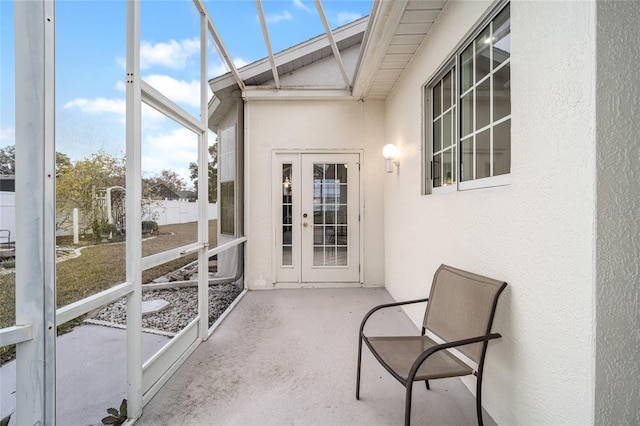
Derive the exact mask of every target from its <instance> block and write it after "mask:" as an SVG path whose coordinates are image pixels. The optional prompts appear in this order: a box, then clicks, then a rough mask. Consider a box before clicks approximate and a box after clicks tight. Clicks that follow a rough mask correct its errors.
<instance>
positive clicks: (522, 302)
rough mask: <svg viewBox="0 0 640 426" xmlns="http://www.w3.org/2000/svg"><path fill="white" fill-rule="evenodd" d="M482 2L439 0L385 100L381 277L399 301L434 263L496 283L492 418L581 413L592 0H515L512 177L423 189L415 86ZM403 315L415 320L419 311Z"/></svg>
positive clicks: (489, 395)
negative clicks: (502, 284)
mask: <svg viewBox="0 0 640 426" xmlns="http://www.w3.org/2000/svg"><path fill="white" fill-rule="evenodd" d="M490 5H491V2H486V1H485V2H481V1H476V2H457V1H451V2H449V3H448V4H447V5H446V7H445V8H444V9H443V11H442V13H441V16H440V17H439V18H438V22H436V24H434V26H433V27H432V30H431V31H430V33H429V34H428V35H427V39H426V41H425V42H424V44H423V45H422V46H421V47H420V49H419V50H418V52H417V55H416V57H414V58H413V60H412V62H411V64H410V66H409V67H408V68H407V69H406V70H405V73H404V74H403V75H402V77H401V79H400V81H399V82H398V84H397V85H396V86H395V88H394V90H393V91H392V93H391V95H390V96H389V97H388V98H387V102H386V104H385V111H386V115H385V139H386V140H385V143H395V144H397V145H398V147H399V148H400V150H401V158H400V172H399V173H398V174H395V173H394V174H391V175H387V176H386V178H385V182H384V188H385V195H384V196H385V218H384V223H385V262H386V264H385V279H386V286H387V288H388V290H389V292H390V293H391V294H392V295H393V296H394V297H395V298H396V299H398V300H402V299H411V298H416V297H420V296H424V295H425V294H427V292H428V290H429V284H430V280H431V278H432V276H433V273H434V271H435V270H436V268H437V267H438V266H439V265H440V264H441V263H447V264H450V265H453V266H457V267H460V268H463V269H468V270H470V271H473V272H477V273H481V274H485V275H488V276H491V277H494V278H498V279H504V280H505V281H507V282H508V283H509V286H508V287H507V289H506V291H505V292H504V293H503V295H502V297H501V300H500V302H499V304H498V311H497V314H496V320H495V323H494V330H495V331H497V332H500V333H502V334H503V336H504V337H503V338H502V339H501V340H500V341H498V342H496V343H492V344H490V345H489V351H488V358H487V364H486V370H485V381H484V387H483V406H484V407H485V409H487V410H488V412H489V413H490V414H491V415H492V416H493V418H494V419H495V420H496V421H497V423H498V424H505V425H506V424H509V425H514V424H589V423H592V422H593V421H594V415H593V413H594V407H593V405H594V403H593V400H594V395H593V386H594V361H593V360H594V344H593V337H594V336H593V316H594V311H593V292H594V276H595V268H594V265H593V259H594V249H593V243H594V239H595V233H594V221H595V211H594V205H595V196H594V194H595V189H596V188H595V74H594V70H595V66H596V63H595V39H594V30H595V4H594V3H588V2H521V1H514V2H513V3H512V5H511V17H512V27H511V34H512V35H511V47H512V56H511V58H512V59H511V60H512V62H511V75H512V84H511V90H512V92H511V93H512V168H511V184H510V185H508V186H502V187H495V188H487V189H477V190H470V191H464V192H461V191H459V192H453V193H448V194H437V195H421V141H422V134H421V128H422V122H421V116H422V105H421V86H422V85H423V84H424V83H426V81H427V80H428V79H429V78H430V77H431V76H432V75H433V74H434V73H435V72H436V71H437V70H438V68H439V66H440V65H441V64H442V63H443V62H444V61H446V60H447V59H448V58H449V56H450V54H451V52H452V51H453V50H454V48H455V47H456V45H457V44H458V43H459V42H461V41H462V40H463V39H464V38H465V35H466V33H467V32H468V31H470V30H471V29H473V28H474V27H475V25H476V23H477V22H478V21H479V19H480V18H481V16H482V15H483V14H484V13H485V12H486V10H487V8H488V7H490ZM408 312H409V313H410V315H411V316H412V319H413V320H414V321H415V322H416V323H418V322H419V321H421V319H422V318H421V314H422V312H419V311H418V310H413V311H408ZM467 383H470V384H473V385H474V386H475V380H474V379H472V378H471V379H467Z"/></svg>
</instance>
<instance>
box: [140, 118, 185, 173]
mask: <svg viewBox="0 0 640 426" xmlns="http://www.w3.org/2000/svg"><path fill="white" fill-rule="evenodd" d="M197 160H198V138H197V136H196V135H195V134H194V133H193V132H191V131H189V130H187V129H185V128H179V129H174V130H172V131H171V132H169V133H164V134H160V135H155V136H153V135H150V136H148V137H146V139H145V142H144V147H143V152H142V170H143V171H144V172H145V173H149V174H159V173H160V172H161V171H162V170H165V169H168V170H172V171H174V172H176V173H178V174H179V175H180V177H182V178H183V179H184V181H185V183H187V184H189V183H190V182H191V180H190V179H189V163H191V162H196V161H197Z"/></svg>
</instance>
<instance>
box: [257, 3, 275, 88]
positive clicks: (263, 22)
mask: <svg viewBox="0 0 640 426" xmlns="http://www.w3.org/2000/svg"><path fill="white" fill-rule="evenodd" d="M256 9H258V17H259V18H260V26H261V27H262V36H263V37H264V44H265V45H266V46H267V53H269V63H271V71H272V72H273V81H274V82H275V83H276V89H279V88H280V77H279V76H278V68H277V67H276V60H275V58H274V57H273V50H271V41H270V40H269V31H267V22H266V20H265V19H264V10H263V9H262V0H256Z"/></svg>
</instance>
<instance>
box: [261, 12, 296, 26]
mask: <svg viewBox="0 0 640 426" xmlns="http://www.w3.org/2000/svg"><path fill="white" fill-rule="evenodd" d="M291 19H293V15H292V14H291V13H289V11H287V10H285V11H284V12H282V13H270V14H266V15H265V16H264V20H265V21H267V22H268V23H270V24H277V23H278V22H280V21H289V20H291Z"/></svg>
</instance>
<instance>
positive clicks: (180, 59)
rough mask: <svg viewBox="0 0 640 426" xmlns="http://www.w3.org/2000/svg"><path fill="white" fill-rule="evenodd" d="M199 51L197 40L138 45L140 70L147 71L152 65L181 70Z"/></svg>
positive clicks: (145, 42) (144, 42) (142, 43)
mask: <svg viewBox="0 0 640 426" xmlns="http://www.w3.org/2000/svg"><path fill="white" fill-rule="evenodd" d="M199 51H200V40H199V39H198V38H192V39H185V40H181V41H179V42H178V41H175V40H173V39H171V40H169V42H168V43H156V44H151V43H149V42H148V41H142V42H141V43H140V69H148V68H150V67H152V66H154V65H161V66H164V67H167V68H171V69H183V68H185V66H186V65H187V60H188V59H189V58H190V57H191V56H192V55H195V54H197V53H198V52H199Z"/></svg>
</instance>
